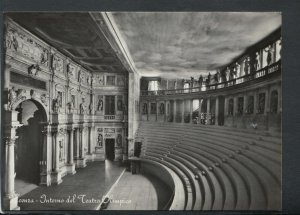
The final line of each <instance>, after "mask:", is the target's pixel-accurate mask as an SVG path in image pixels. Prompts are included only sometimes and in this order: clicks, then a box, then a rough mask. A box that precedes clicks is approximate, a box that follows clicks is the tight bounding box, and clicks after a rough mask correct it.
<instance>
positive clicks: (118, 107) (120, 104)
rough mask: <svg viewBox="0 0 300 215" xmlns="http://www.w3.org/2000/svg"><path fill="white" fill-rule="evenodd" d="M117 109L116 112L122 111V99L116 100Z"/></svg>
mask: <svg viewBox="0 0 300 215" xmlns="http://www.w3.org/2000/svg"><path fill="white" fill-rule="evenodd" d="M117 109H118V111H122V110H123V102H122V99H118V102H117Z"/></svg>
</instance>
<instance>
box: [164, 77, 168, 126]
mask: <svg viewBox="0 0 300 215" xmlns="http://www.w3.org/2000/svg"><path fill="white" fill-rule="evenodd" d="M167 83H168V82H167ZM164 103H165V113H164V122H166V121H167V116H168V115H167V114H168V107H167V101H166V100H165V101H164Z"/></svg>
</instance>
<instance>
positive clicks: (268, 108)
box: [264, 86, 270, 115]
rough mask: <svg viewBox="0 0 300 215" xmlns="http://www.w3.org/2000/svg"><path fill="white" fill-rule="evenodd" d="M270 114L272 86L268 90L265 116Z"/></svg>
mask: <svg viewBox="0 0 300 215" xmlns="http://www.w3.org/2000/svg"><path fill="white" fill-rule="evenodd" d="M268 113H270V86H268V88H267V90H266V98H265V112H264V114H265V115H267V114H268Z"/></svg>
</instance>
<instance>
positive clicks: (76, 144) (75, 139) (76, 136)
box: [73, 128, 79, 166]
mask: <svg viewBox="0 0 300 215" xmlns="http://www.w3.org/2000/svg"><path fill="white" fill-rule="evenodd" d="M73 142H74V146H73V147H75V154H74V159H75V162H76V166H77V161H78V159H79V132H78V128H74V132H73Z"/></svg>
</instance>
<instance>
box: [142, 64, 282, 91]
mask: <svg viewBox="0 0 300 215" xmlns="http://www.w3.org/2000/svg"><path fill="white" fill-rule="evenodd" d="M279 71H281V60H279V61H277V62H275V63H273V64H271V65H268V66H266V67H264V68H262V69H260V70H257V71H256V72H255V73H252V74H247V75H244V76H241V77H238V78H235V79H232V80H229V81H224V82H220V83H213V84H209V85H202V86H201V87H200V86H199V87H192V88H185V89H168V90H155V91H148V90H141V96H160V95H174V94H186V93H193V92H203V91H210V90H216V89H220V88H225V87H230V86H234V85H238V84H241V83H244V82H247V81H250V80H254V79H259V78H261V77H264V76H266V75H269V74H271V73H274V72H279Z"/></svg>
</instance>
